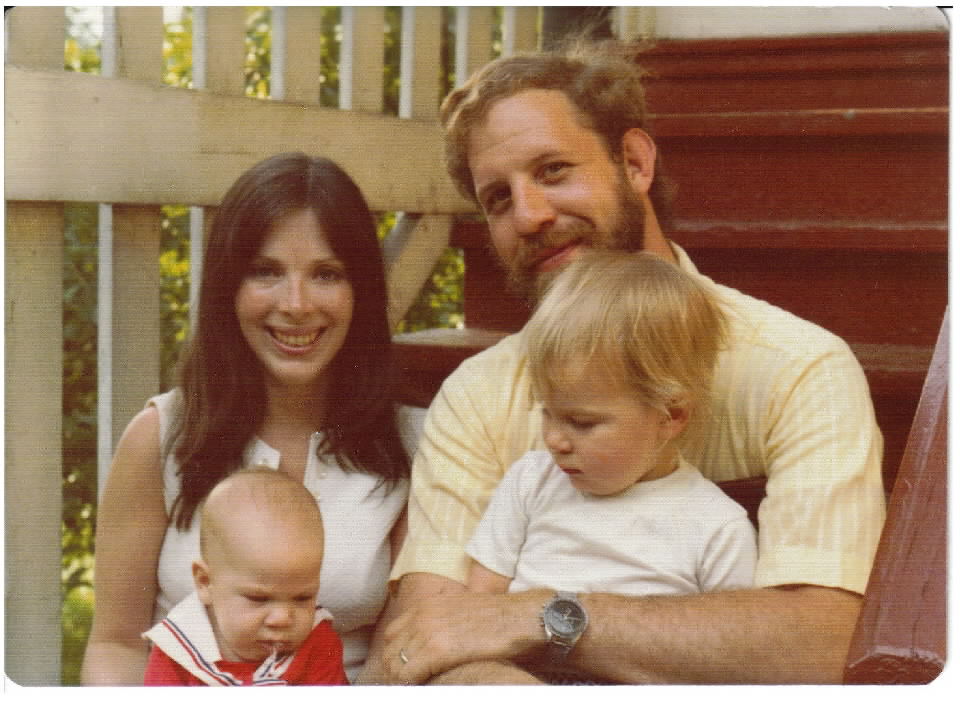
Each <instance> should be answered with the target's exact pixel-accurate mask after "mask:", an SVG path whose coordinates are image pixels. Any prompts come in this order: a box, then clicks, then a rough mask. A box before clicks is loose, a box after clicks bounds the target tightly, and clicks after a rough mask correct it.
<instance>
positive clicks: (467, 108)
mask: <svg viewBox="0 0 960 704" xmlns="http://www.w3.org/2000/svg"><path fill="white" fill-rule="evenodd" d="M638 51H639V47H638V45H636V44H627V43H624V42H619V41H615V40H610V41H602V42H596V41H589V40H584V39H575V40H571V41H570V42H568V43H567V44H565V45H563V46H561V47H558V48H556V49H554V50H550V51H545V52H537V53H525V54H516V55H513V56H509V57H504V58H500V59H496V60H494V61H491V62H490V63H488V64H487V65H486V66H484V67H483V68H481V69H479V70H478V71H477V72H476V73H474V74H473V75H472V76H471V77H470V78H469V79H468V80H467V81H466V83H464V84H463V85H462V86H461V87H460V88H457V89H456V90H454V91H453V92H451V93H450V94H449V95H448V96H447V97H446V99H445V100H444V101H443V105H442V106H441V108H440V119H441V121H442V123H443V125H444V128H445V137H446V159H447V171H448V172H449V174H450V177H451V178H452V179H453V181H454V183H455V184H456V185H457V188H458V189H459V190H460V192H461V193H462V194H463V195H464V196H466V197H467V198H469V199H471V200H474V201H476V193H475V188H474V182H473V175H472V174H471V172H470V164H469V162H468V159H467V156H468V151H469V146H470V133H471V131H472V130H473V129H474V128H475V127H476V126H477V125H479V124H481V123H482V122H483V120H484V119H485V118H486V115H487V113H488V112H489V110H490V108H491V107H492V106H493V104H494V103H496V102H497V101H499V100H502V99H504V98H508V97H510V96H512V95H515V94H517V93H519V92H521V91H524V90H536V89H540V90H558V91H561V92H563V93H564V94H565V95H566V96H567V97H568V98H569V99H570V100H571V102H572V103H573V104H574V105H575V106H576V107H577V109H578V113H579V118H580V120H581V122H582V124H583V126H584V127H587V128H588V129H591V130H593V131H594V132H596V133H597V134H598V135H599V136H600V137H601V139H602V140H603V141H604V143H605V144H606V145H607V149H608V151H609V153H610V156H611V158H612V159H613V160H614V161H617V162H619V161H620V160H621V151H620V147H621V141H622V139H623V135H624V134H625V133H626V132H627V131H628V130H630V129H632V128H634V127H639V128H641V129H644V130H646V129H648V127H647V122H648V113H647V105H646V91H645V89H644V85H643V79H644V78H645V77H646V76H647V72H646V71H645V70H644V69H643V68H641V66H640V65H639V64H638V63H637V61H636V55H637V53H638ZM672 190H673V188H672V185H671V184H670V183H669V182H668V180H667V179H666V177H665V176H664V175H663V174H662V169H661V160H660V156H659V154H658V155H657V162H656V167H655V170H654V180H653V183H652V185H651V187H650V193H649V195H650V199H651V202H652V203H653V206H654V209H655V210H656V212H657V215H658V216H659V217H660V219H661V222H663V219H664V218H666V217H667V214H668V209H669V204H670V200H671V198H672Z"/></svg>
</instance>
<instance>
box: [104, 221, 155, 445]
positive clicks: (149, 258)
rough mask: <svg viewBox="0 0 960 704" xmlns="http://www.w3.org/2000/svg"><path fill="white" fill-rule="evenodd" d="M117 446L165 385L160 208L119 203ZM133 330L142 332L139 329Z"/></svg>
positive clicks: (115, 336) (115, 325)
mask: <svg viewBox="0 0 960 704" xmlns="http://www.w3.org/2000/svg"><path fill="white" fill-rule="evenodd" d="M113 232H114V236H113V290H114V297H113V333H114V334H113V345H112V347H113V446H114V447H116V443H117V440H119V439H120V435H121V433H122V432H123V429H124V428H125V427H126V425H127V423H128V422H130V419H131V418H132V417H133V416H134V415H136V414H137V413H138V412H139V411H140V410H141V409H142V408H143V404H144V402H145V401H146V400H147V399H148V398H149V397H150V396H152V395H154V394H156V393H157V392H158V391H159V389H160V301H159V294H158V292H159V290H160V269H159V266H158V264H157V261H158V259H159V257H160V209H159V208H158V207H157V206H129V205H115V206H114V207H113ZM132 331H136V332H135V333H134V332H132Z"/></svg>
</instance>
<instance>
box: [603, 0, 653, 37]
mask: <svg viewBox="0 0 960 704" xmlns="http://www.w3.org/2000/svg"><path fill="white" fill-rule="evenodd" d="M656 26H657V8H655V7H636V6H620V7H614V8H613V33H614V34H615V35H616V36H617V38H619V39H623V40H625V41H641V40H644V39H650V38H651V37H653V36H654V32H655V31H656Z"/></svg>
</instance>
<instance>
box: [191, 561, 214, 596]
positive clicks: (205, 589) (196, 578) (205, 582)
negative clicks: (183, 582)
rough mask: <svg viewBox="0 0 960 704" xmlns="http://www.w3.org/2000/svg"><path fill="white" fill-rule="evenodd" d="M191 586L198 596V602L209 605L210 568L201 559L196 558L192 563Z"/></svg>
mask: <svg viewBox="0 0 960 704" xmlns="http://www.w3.org/2000/svg"><path fill="white" fill-rule="evenodd" d="M192 569H193V586H194V587H195V588H196V590H197V595H198V596H199V597H200V603H202V604H203V605H204V606H210V601H211V596H210V568H209V567H207V563H206V562H204V561H203V560H197V561H196V562H194V563H193V567H192Z"/></svg>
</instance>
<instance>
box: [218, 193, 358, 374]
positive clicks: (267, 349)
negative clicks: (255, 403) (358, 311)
mask: <svg viewBox="0 0 960 704" xmlns="http://www.w3.org/2000/svg"><path fill="white" fill-rule="evenodd" d="M235 311H236V315H237V320H238V322H239V324H240V331H241V333H242V334H243V337H244V339H245V340H246V342H247V344H248V345H250V349H251V350H252V351H253V353H254V354H255V355H256V356H257V359H259V360H260V363H261V364H262V365H263V369H264V374H265V379H266V382H267V384H268V386H280V387H283V388H287V389H290V388H301V389H302V388H306V387H322V386H323V384H324V382H325V380H326V378H327V375H328V370H329V368H330V363H331V362H332V361H333V359H334V357H336V355H337V352H339V351H340V348H341V347H342V346H343V343H344V340H345V339H346V337H347V332H348V331H349V329H350V321H351V319H352V317H353V286H352V285H351V283H350V280H349V278H348V277H347V270H346V267H345V266H344V264H343V262H341V261H340V260H339V259H337V256H336V255H335V254H334V252H333V249H332V248H331V247H330V244H329V242H328V241H327V237H326V235H325V234H324V232H323V231H322V230H321V229H320V226H319V225H318V224H317V220H316V217H315V216H314V214H313V212H312V211H311V210H308V209H304V210H299V211H296V212H294V213H291V214H290V215H287V216H286V217H284V218H281V219H280V220H278V221H277V222H276V223H275V224H274V226H273V227H272V228H271V230H270V232H269V233H268V234H267V236H266V238H265V239H264V241H263V245H262V246H261V248H260V251H259V252H258V253H257V255H256V256H255V257H254V258H253V259H252V260H251V262H250V266H249V269H248V270H247V272H246V274H245V276H244V278H243V280H242V282H241V284H240V288H239V289H238V290H237V295H236V299H235Z"/></svg>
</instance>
